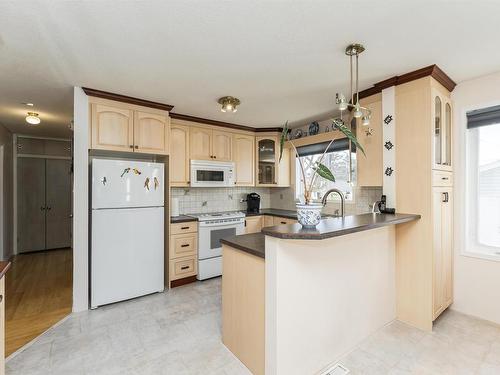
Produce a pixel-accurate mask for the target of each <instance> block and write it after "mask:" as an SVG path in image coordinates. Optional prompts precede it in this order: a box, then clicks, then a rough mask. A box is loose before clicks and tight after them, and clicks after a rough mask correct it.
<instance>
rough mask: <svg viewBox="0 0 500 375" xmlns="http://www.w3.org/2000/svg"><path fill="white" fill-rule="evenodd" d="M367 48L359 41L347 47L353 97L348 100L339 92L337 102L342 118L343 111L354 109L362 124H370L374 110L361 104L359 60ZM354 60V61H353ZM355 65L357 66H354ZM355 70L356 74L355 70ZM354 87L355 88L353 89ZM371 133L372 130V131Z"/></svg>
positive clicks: (355, 115) (353, 113) (354, 115)
mask: <svg viewBox="0 0 500 375" xmlns="http://www.w3.org/2000/svg"><path fill="white" fill-rule="evenodd" d="M364 50H365V47H364V46H363V45H361V44H359V43H353V44H349V45H348V46H347V47H346V49H345V54H346V55H347V56H349V61H350V73H351V99H350V102H348V101H347V99H346V97H345V95H344V94H342V93H340V94H339V93H337V95H336V99H335V102H336V104H337V105H338V109H339V110H340V117H341V118H342V112H343V111H345V110H346V109H349V108H350V109H352V110H353V112H352V116H353V117H354V118H356V119H358V118H361V124H362V125H363V126H369V125H370V118H371V115H372V112H371V111H370V110H369V109H368V108H366V107H362V106H361V104H359V74H358V71H359V69H358V60H359V55H360V54H361V53H362V52H363V51H364ZM353 60H354V61H353ZM354 65H355V67H354ZM353 70H355V74H354V72H353ZM353 89H354V90H353ZM370 133H371V131H370Z"/></svg>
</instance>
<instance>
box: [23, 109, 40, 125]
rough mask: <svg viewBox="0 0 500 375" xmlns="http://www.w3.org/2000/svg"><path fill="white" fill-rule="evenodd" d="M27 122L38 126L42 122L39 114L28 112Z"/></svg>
mask: <svg viewBox="0 0 500 375" xmlns="http://www.w3.org/2000/svg"><path fill="white" fill-rule="evenodd" d="M26 122H27V123H28V124H30V125H38V124H39V123H40V122H41V120H40V117H38V113H35V112H28V116H26Z"/></svg>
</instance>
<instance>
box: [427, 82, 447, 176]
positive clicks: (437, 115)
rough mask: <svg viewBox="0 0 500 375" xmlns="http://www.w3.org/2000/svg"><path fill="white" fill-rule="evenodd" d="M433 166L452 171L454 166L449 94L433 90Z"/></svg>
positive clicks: (437, 168)
mask: <svg viewBox="0 0 500 375" xmlns="http://www.w3.org/2000/svg"><path fill="white" fill-rule="evenodd" d="M431 93H432V104H431V108H432V119H433V124H432V127H433V129H432V163H433V165H432V168H433V169H436V170H443V171H451V170H452V166H451V162H452V107H451V100H450V98H449V95H445V94H443V93H442V92H440V91H439V90H438V89H436V88H433V89H432V91H431Z"/></svg>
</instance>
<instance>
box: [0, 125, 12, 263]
mask: <svg viewBox="0 0 500 375" xmlns="http://www.w3.org/2000/svg"><path fill="white" fill-rule="evenodd" d="M0 148H2V154H3V155H2V156H3V160H0V164H1V165H0V174H1V176H0V183H1V184H2V186H0V194H1V197H0V215H1V216H0V226H1V227H0V241H1V242H0V257H1V259H2V260H8V259H9V258H10V257H11V256H12V254H13V246H14V238H15V237H14V225H13V222H14V218H13V201H14V200H13V195H12V194H13V182H14V176H13V172H12V171H13V164H12V152H13V136H12V133H11V132H10V131H9V130H7V128H5V127H3V126H2V125H0Z"/></svg>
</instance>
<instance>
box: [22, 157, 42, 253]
mask: <svg viewBox="0 0 500 375" xmlns="http://www.w3.org/2000/svg"><path fill="white" fill-rule="evenodd" d="M17 176H18V177H17V191H18V193H17V194H18V196H17V215H18V224H17V228H18V229H17V241H18V250H19V252H20V253H24V252H29V251H38V250H45V159H42V158H18V159H17Z"/></svg>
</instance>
